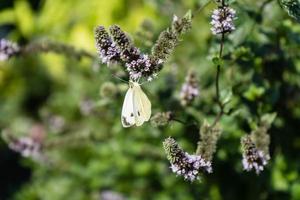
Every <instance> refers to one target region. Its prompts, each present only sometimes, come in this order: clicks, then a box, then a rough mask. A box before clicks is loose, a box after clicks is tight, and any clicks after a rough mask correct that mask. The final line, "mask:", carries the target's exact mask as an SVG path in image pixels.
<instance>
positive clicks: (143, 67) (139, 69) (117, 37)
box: [109, 25, 162, 81]
mask: <svg viewBox="0 0 300 200" xmlns="http://www.w3.org/2000/svg"><path fill="white" fill-rule="evenodd" d="M109 30H110V33H111V36H112V38H113V40H114V41H115V43H116V45H117V46H118V48H119V49H120V57H121V60H122V61H123V62H124V63H125V66H126V70H127V71H128V72H129V76H130V79H132V80H138V79H140V78H142V77H143V78H147V80H148V81H151V80H152V79H153V78H155V77H156V75H157V74H156V73H157V72H158V71H159V70H160V69H161V67H162V66H161V65H160V64H161V62H159V61H156V60H154V59H152V58H151V57H150V56H149V55H147V54H144V53H142V52H141V51H140V49H138V48H137V47H135V46H134V45H133V44H132V41H131V39H130V38H129V37H128V36H127V35H126V33H125V32H123V31H122V30H121V28H120V27H119V26H117V25H113V26H111V27H110V29H109Z"/></svg>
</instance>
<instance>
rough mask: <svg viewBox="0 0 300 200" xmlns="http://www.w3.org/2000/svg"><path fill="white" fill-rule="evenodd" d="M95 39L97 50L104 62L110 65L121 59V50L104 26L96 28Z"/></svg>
mask: <svg viewBox="0 0 300 200" xmlns="http://www.w3.org/2000/svg"><path fill="white" fill-rule="evenodd" d="M95 39H96V48H97V52H98V54H99V56H100V58H101V61H102V63H105V64H107V65H109V64H110V63H112V62H116V61H118V60H119V59H120V50H119V48H118V47H117V46H116V44H115V43H114V42H113V41H112V39H111V38H110V36H109V35H108V33H107V32H106V30H105V28H104V27H103V26H98V27H97V28H96V29H95Z"/></svg>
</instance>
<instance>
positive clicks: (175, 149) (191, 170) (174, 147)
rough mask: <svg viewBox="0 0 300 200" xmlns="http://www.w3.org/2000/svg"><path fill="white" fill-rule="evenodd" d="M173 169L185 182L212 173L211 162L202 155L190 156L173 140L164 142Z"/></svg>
mask: <svg viewBox="0 0 300 200" xmlns="http://www.w3.org/2000/svg"><path fill="white" fill-rule="evenodd" d="M163 146H164V149H165V152H166V154H167V158H168V160H169V161H170V163H171V167H170V168H171V169H172V171H173V172H174V173H176V174H177V175H178V176H183V178H184V179H185V180H188V181H191V182H192V181H194V180H197V179H199V178H200V174H201V173H203V172H206V173H212V167H211V162H210V161H206V160H205V159H204V158H203V157H202V156H201V155H190V154H188V153H187V152H184V151H183V150H182V149H181V148H180V147H179V145H178V144H177V142H176V141H175V140H174V139H173V138H167V139H165V141H164V142H163Z"/></svg>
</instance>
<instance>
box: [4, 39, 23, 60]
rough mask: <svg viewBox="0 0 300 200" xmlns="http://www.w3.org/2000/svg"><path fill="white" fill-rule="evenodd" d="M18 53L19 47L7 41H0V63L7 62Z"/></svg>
mask: <svg viewBox="0 0 300 200" xmlns="http://www.w3.org/2000/svg"><path fill="white" fill-rule="evenodd" d="M19 51H20V47H19V46H18V45H17V44H16V43H13V42H11V41H9V40H6V39H1V40H0V61H5V60H8V59H9V58H10V57H12V56H14V55H16V54H17V53H18V52H19Z"/></svg>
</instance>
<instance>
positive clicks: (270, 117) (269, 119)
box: [261, 113, 277, 126]
mask: <svg viewBox="0 0 300 200" xmlns="http://www.w3.org/2000/svg"><path fill="white" fill-rule="evenodd" d="M276 115H277V114H276V113H267V114H264V115H263V116H262V117H261V122H262V123H264V124H266V125H269V126H270V125H271V124H272V123H273V121H274V119H275V118H276Z"/></svg>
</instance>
